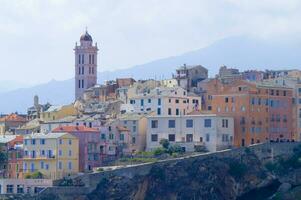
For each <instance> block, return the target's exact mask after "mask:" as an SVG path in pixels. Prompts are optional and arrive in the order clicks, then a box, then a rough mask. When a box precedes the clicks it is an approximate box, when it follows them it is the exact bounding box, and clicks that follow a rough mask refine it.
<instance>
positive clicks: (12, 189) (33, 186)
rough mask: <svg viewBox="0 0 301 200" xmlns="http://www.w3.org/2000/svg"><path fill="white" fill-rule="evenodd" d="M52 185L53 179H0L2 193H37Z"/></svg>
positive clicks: (0, 191)
mask: <svg viewBox="0 0 301 200" xmlns="http://www.w3.org/2000/svg"><path fill="white" fill-rule="evenodd" d="M51 186H52V180H51V179H0V194H35V193H38V192H40V191H41V190H43V189H44V188H47V187H51Z"/></svg>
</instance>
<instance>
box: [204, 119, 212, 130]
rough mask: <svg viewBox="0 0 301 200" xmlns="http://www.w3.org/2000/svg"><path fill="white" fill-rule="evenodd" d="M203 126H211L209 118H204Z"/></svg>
mask: <svg viewBox="0 0 301 200" xmlns="http://www.w3.org/2000/svg"><path fill="white" fill-rule="evenodd" d="M204 126H205V128H210V127H211V119H205V120H204Z"/></svg>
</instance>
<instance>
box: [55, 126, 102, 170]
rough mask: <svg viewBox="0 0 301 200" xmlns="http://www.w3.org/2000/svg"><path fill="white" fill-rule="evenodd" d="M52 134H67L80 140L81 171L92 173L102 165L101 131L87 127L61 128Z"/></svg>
mask: <svg viewBox="0 0 301 200" xmlns="http://www.w3.org/2000/svg"><path fill="white" fill-rule="evenodd" d="M52 132H66V133H70V134H72V135H74V136H75V137H77V138H78V139H79V171H81V172H85V171H91V170H92V169H93V168H94V167H99V166H101V164H102V152H101V151H102V142H101V140H100V131H99V130H97V129H94V128H88V127H85V126H60V127H58V128H55V129H54V130H53V131H52Z"/></svg>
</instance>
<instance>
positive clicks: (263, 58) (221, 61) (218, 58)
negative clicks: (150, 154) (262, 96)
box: [0, 37, 301, 113]
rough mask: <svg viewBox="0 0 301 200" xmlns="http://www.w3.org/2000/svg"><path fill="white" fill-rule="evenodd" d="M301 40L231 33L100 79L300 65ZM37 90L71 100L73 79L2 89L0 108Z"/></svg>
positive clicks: (17, 104) (18, 105)
mask: <svg viewBox="0 0 301 200" xmlns="http://www.w3.org/2000/svg"><path fill="white" fill-rule="evenodd" d="M300 44H301V41H297V42H296V41H295V42H294V43H290V42H280V41H277V43H276V42H273V41H262V40H258V39H252V38H248V37H231V38H226V39H223V40H220V41H217V42H215V43H214V44H212V45H210V46H208V47H206V48H202V49H198V50H195V51H191V52H187V53H185V54H182V55H178V56H172V57H168V58H164V59H159V60H155V61H153V62H150V63H146V64H142V65H137V66H133V67H131V68H128V69H122V70H116V71H105V72H101V73H100V74H99V80H98V82H99V83H102V82H103V81H104V80H110V79H115V78H116V77H133V78H135V79H148V78H154V79H155V78H156V79H162V78H169V77H171V76H172V73H174V71H175V69H176V68H177V67H178V66H180V65H182V64H183V63H186V64H189V65H193V64H201V65H203V66H204V67H206V68H208V69H209V74H210V76H214V74H216V73H217V72H218V69H219V67H220V66H221V65H228V66H232V67H237V68H239V69H240V70H246V69H251V68H252V69H288V68H298V66H301V59H299V55H300V54H301V45H300ZM35 94H37V95H39V96H40V99H41V102H46V101H49V102H51V103H52V104H61V103H70V102H72V101H73V96H74V95H73V94H74V89H73V79H69V80H65V81H50V82H48V83H45V84H41V85H38V86H35V87H30V88H25V89H17V90H13V91H9V92H4V93H0V99H1V104H0V112H1V113H7V112H14V111H19V112H25V110H26V108H27V107H29V106H31V105H32V98H33V96H34V95H35Z"/></svg>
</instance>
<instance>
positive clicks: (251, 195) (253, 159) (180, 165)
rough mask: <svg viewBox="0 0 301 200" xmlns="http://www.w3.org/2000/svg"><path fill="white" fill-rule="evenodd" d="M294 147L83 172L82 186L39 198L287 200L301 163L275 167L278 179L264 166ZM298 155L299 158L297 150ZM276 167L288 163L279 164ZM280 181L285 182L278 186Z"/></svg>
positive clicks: (53, 190) (295, 193) (59, 189)
mask: <svg viewBox="0 0 301 200" xmlns="http://www.w3.org/2000/svg"><path fill="white" fill-rule="evenodd" d="M297 145H299V144H292V143H290V144H285V143H283V144H280V143H279V144H263V145H257V146H253V147H249V148H241V149H234V150H231V151H226V152H219V153H215V154H210V155H198V156H193V157H186V158H184V159H175V160H169V161H163V162H156V163H152V164H147V165H141V166H133V167H129V168H122V169H118V170H112V171H105V172H101V173H93V174H86V175H84V176H82V177H79V178H80V179H81V182H83V183H84V184H85V186H84V187H73V188H71V187H54V188H48V190H46V191H44V193H42V194H40V195H39V199H47V197H48V199H49V194H51V195H52V196H51V198H50V199H64V200H65V199H66V200H69V199H72V200H75V199H85V200H100V199H112V200H113V199H121V200H127V199H134V200H141V199H147V200H148V199H149V200H169V199H171V200H177V199H179V200H182V199H185V200H186V199H193V200H196V199H205V200H207V199H210V200H211V199H213V200H225V199H229V200H232V199H233V200H234V199H238V200H248V199H256V200H260V199H267V198H269V197H271V196H273V197H275V198H274V199H277V198H278V197H279V195H281V199H293V198H292V197H296V196H298V195H299V194H300V191H301V189H300V188H299V187H296V186H298V184H299V183H300V182H301V181H300V180H301V170H300V169H301V164H300V167H299V168H290V167H284V168H283V167H282V168H279V166H278V168H279V169H282V170H283V169H284V171H285V173H282V174H281V175H278V174H276V173H274V171H273V170H271V169H273V168H271V167H270V168H268V167H267V162H268V161H269V160H270V159H271V158H274V164H277V162H278V161H277V158H283V157H294V158H296V156H295V151H294V149H295V148H296V147H297ZM271 149H273V150H272V151H271ZM271 152H272V153H273V156H271ZM299 153H300V154H298V156H299V155H300V157H301V148H300V147H299ZM280 160H281V159H280ZM295 160H297V161H298V159H295ZM289 161H290V162H291V161H292V160H289ZM298 162H299V161H298ZM279 163H280V162H279ZM281 163H282V164H283V163H284V164H285V163H286V164H287V163H289V162H284V161H283V160H282V161H281ZM294 164H295V166H297V165H296V164H297V163H295V162H294ZM273 166H274V165H273ZM281 166H282V165H281ZM283 166H289V165H283ZM278 168H277V169H278ZM281 172H282V171H281ZM281 183H285V184H283V185H282V186H281V187H280V188H279V186H280V185H281ZM289 185H291V186H292V189H290V187H289ZM300 185H301V184H300ZM278 188H279V191H278V192H277V190H278ZM278 199H279V198H278Z"/></svg>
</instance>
